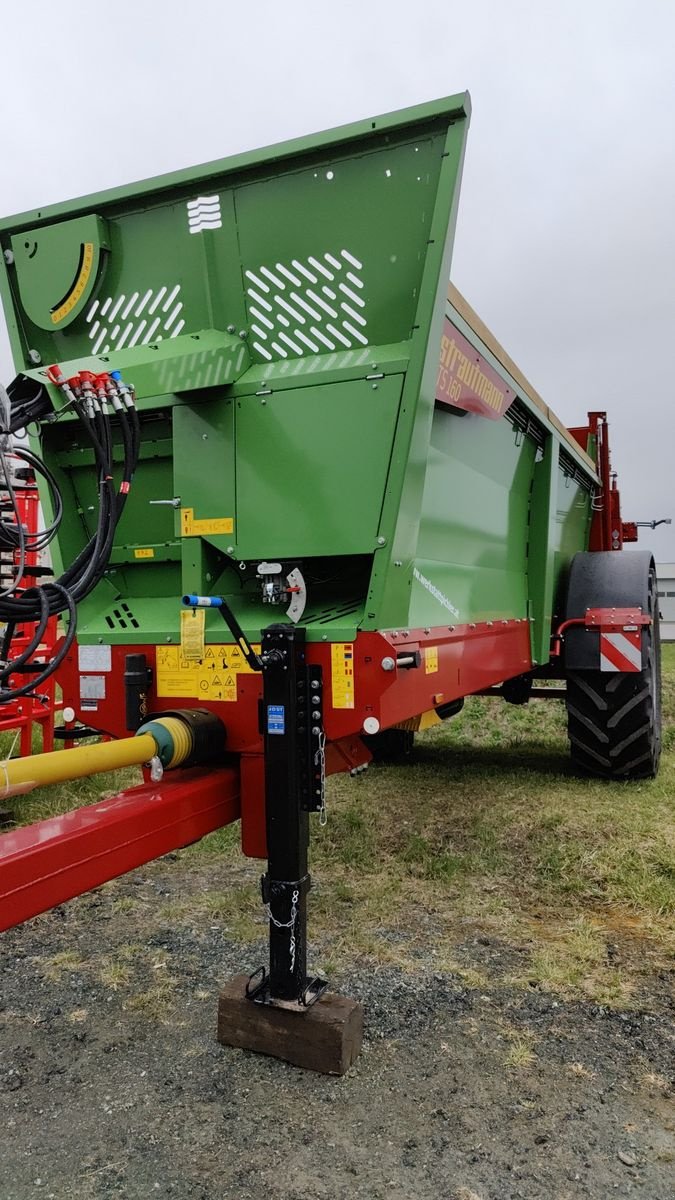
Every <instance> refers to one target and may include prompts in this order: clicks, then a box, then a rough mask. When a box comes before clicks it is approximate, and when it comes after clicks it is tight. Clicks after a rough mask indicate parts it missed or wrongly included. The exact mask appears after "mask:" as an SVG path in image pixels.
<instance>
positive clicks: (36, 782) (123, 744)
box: [0, 716, 220, 799]
mask: <svg viewBox="0 0 675 1200" xmlns="http://www.w3.org/2000/svg"><path fill="white" fill-rule="evenodd" d="M218 724H220V723H219V722H218ZM193 749H194V736H193V731H192V729H191V728H190V726H189V724H187V723H186V721H184V720H182V719H181V718H179V717H176V716H166V717H155V718H154V719H151V720H149V721H147V722H146V724H145V725H142V726H141V728H140V729H139V730H138V733H137V734H136V735H135V737H128V738H120V739H119V740H117V741H112V742H97V743H96V744H95V745H91V746H77V747H75V748H74V749H73V750H53V751H51V752H50V753H49V754H33V755H32V756H31V757H30V758H12V759H9V760H8V761H6V762H0V799H3V798H4V797H5V796H15V795H19V794H21V793H23V792H30V791H32V790H33V788H36V787H44V785H45V784H50V783H66V782H67V781H68V780H71V779H82V778H84V777H85V776H88V775H98V774H99V773H100V772H101V771H117V770H119V769H120V768H121V767H134V766H140V765H141V764H142V763H147V762H150V759H152V758H156V757H158V758H159V759H160V761H161V763H162V766H163V767H167V768H171V767H179V766H180V765H181V763H184V762H186V760H187V759H189V758H190V756H191V754H192V752H193Z"/></svg>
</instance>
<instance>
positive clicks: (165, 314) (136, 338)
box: [86, 283, 185, 354]
mask: <svg viewBox="0 0 675 1200" xmlns="http://www.w3.org/2000/svg"><path fill="white" fill-rule="evenodd" d="M180 290H181V288H180V284H179V283H176V284H173V286H172V285H171V284H167V285H165V286H164V287H160V288H158V289H157V290H153V289H152V288H148V289H147V291H145V292H144V293H142V292H140V291H137V292H133V293H132V295H131V296H125V295H122V296H106V297H105V298H104V299H102V300H94V303H93V304H92V306H91V308H90V309H89V310H88V311H87V315H86V320H87V324H88V325H89V330H88V336H89V340H90V341H91V342H92V343H93V345H92V351H93V353H94V354H108V352H109V351H110V350H113V349H114V350H122V349H123V347H124V346H126V347H127V348H131V347H133V346H137V345H139V346H146V345H147V344H148V342H161V341H162V339H163V338H164V337H170V338H174V337H178V334H179V333H180V332H181V330H182V329H183V328H184V326H185V321H184V320H183V319H182V318H180V314H181V312H182V309H183V303H182V301H181V299H180ZM179 318H180V319H179Z"/></svg>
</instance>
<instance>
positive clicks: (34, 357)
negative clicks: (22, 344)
mask: <svg viewBox="0 0 675 1200" xmlns="http://www.w3.org/2000/svg"><path fill="white" fill-rule="evenodd" d="M28 357H29V359H30V361H31V362H32V363H35V366H36V367H39V365H40V363H41V362H42V355H41V354H40V351H39V350H29V351H28Z"/></svg>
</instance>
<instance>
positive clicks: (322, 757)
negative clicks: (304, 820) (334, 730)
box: [314, 730, 328, 827]
mask: <svg viewBox="0 0 675 1200" xmlns="http://www.w3.org/2000/svg"><path fill="white" fill-rule="evenodd" d="M314 766H315V767H319V770H320V771H321V784H320V786H321V794H320V800H321V805H320V808H319V825H321V826H322V827H323V826H324V825H325V824H326V821H327V820H328V813H327V812H326V735H325V733H324V731H323V730H321V733H320V734H319V748H318V750H317V752H316V754H315V755H314Z"/></svg>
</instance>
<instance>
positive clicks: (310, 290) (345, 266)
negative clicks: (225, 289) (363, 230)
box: [245, 250, 368, 362]
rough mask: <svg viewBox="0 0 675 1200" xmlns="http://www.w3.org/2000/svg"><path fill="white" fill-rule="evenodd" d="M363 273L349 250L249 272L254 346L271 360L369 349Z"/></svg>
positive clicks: (247, 292)
mask: <svg viewBox="0 0 675 1200" xmlns="http://www.w3.org/2000/svg"><path fill="white" fill-rule="evenodd" d="M362 271H363V263H361V262H360V261H359V260H358V258H356V257H355V256H354V255H353V254H351V253H350V252H349V250H340V251H338V252H337V253H336V254H332V253H331V252H330V251H324V252H323V253H322V254H318V255H310V256H309V258H307V259H305V260H304V262H303V261H301V260H300V259H297V258H294V259H293V260H292V261H291V262H290V263H281V262H277V263H274V264H272V265H271V266H265V265H263V266H260V267H257V268H256V269H255V270H248V269H247V270H246V272H245V275H246V279H247V288H246V297H247V304H248V312H249V318H250V321H251V329H252V331H253V333H254V335H255V337H256V339H257V340H255V341H254V342H253V346H254V348H255V349H256V350H257V351H258V353H259V354H261V355H262V357H263V358H264V359H265V360H266V361H267V362H269V361H271V360H272V359H275V358H289V357H299V356H301V355H303V354H323V353H325V351H326V350H342V349H346V350H351V349H353V348H354V347H356V346H367V345H368V336H367V327H368V320H367V316H366V297H365V291H364V283H363V278H362V274H361V273H362Z"/></svg>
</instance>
